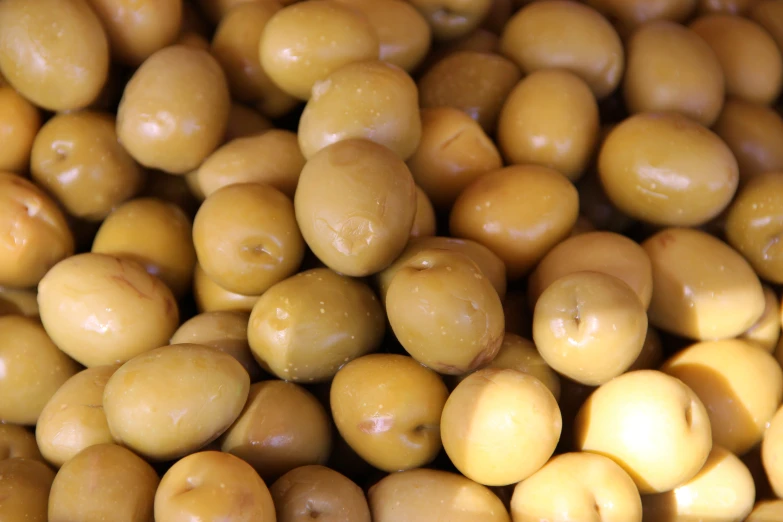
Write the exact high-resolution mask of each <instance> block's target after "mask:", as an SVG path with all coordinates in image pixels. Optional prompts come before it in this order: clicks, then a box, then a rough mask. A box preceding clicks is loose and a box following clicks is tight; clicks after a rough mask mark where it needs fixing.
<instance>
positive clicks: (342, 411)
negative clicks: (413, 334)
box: [329, 354, 448, 472]
mask: <svg viewBox="0 0 783 522" xmlns="http://www.w3.org/2000/svg"><path fill="white" fill-rule="evenodd" d="M447 395H448V390H447V389H446V385H445V384H443V381H442V380H441V378H440V377H439V376H438V374H436V373H435V372H434V371H432V370H430V369H428V368H425V367H424V366H422V365H420V364H419V363H417V362H416V361H415V360H413V359H411V358H410V357H406V356H404V355H396V354H371V355H365V356H364V357H359V358H358V359H355V360H353V361H351V362H349V363H348V364H346V365H345V366H343V367H342V368H341V369H340V371H339V372H337V375H335V377H334V381H332V386H331V390H330V399H329V400H330V404H331V409H332V417H333V418H334V423H335V425H336V426H337V429H338V430H339V432H340V435H342V437H343V439H345V441H346V442H347V443H348V444H349V445H350V446H351V448H353V450H354V451H355V452H356V453H358V454H359V455H360V456H361V457H362V458H363V459H364V460H365V461H367V462H369V463H370V464H372V465H373V466H375V467H376V468H378V469H382V470H384V471H388V472H392V471H400V470H405V469H411V468H416V467H420V466H423V465H426V464H428V463H430V462H431V461H432V460H433V459H434V458H435V456H436V455H437V453H438V451H439V450H440V449H441V440H440V427H439V426H440V418H441V413H442V411H443V405H444V403H445V402H446V397H447Z"/></svg>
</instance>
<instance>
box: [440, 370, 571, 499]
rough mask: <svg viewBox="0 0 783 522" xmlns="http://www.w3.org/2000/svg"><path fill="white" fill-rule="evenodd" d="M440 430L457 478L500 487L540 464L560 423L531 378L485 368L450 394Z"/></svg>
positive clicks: (550, 450) (549, 396) (541, 386)
mask: <svg viewBox="0 0 783 522" xmlns="http://www.w3.org/2000/svg"><path fill="white" fill-rule="evenodd" d="M498 419H507V420H504V421H501V422H498ZM440 429H441V437H442V438H443V449H445V450H446V453H447V454H448V456H449V458H450V459H451V461H452V462H453V463H454V465H455V466H456V467H457V469H459V470H460V471H461V472H462V474H463V475H465V476H466V477H468V478H469V479H471V480H475V481H476V482H478V483H479V484H485V485H490V486H505V485H509V484H514V483H516V482H519V481H522V480H525V479H526V478H528V477H529V476H530V475H532V474H533V473H535V472H536V471H538V470H539V469H540V468H541V467H542V466H543V465H544V464H546V462H547V460H549V457H551V456H552V453H553V452H554V451H555V447H556V446H557V442H558V440H560V432H561V429H562V417H561V415H560V408H559V407H558V406H557V401H556V400H555V397H554V396H553V395H552V392H550V391H549V389H548V388H547V387H546V386H545V385H544V384H543V383H542V382H541V381H539V380H538V379H536V378H535V377H533V376H531V375H528V374H525V373H522V372H520V371H517V370H511V369H500V368H487V369H484V370H479V371H477V372H476V373H473V374H471V375H469V376H468V377H466V378H465V380H463V381H462V382H460V383H459V384H458V385H457V387H456V388H455V389H454V391H452V392H451V395H449V398H448V400H447V401H446V404H445V406H444V407H443V415H442V417H441V421H440Z"/></svg>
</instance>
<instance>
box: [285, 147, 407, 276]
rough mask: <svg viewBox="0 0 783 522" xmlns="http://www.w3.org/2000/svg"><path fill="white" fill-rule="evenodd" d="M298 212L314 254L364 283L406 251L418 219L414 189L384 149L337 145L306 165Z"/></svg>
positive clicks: (299, 188) (396, 158)
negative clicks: (362, 279) (364, 279)
mask: <svg viewBox="0 0 783 522" xmlns="http://www.w3.org/2000/svg"><path fill="white" fill-rule="evenodd" d="M294 206H295V208H296V221H297V223H298V224H299V229H300V231H301V233H302V236H304V239H305V241H306V242H307V245H308V246H309V247H310V250H312V251H313V253H314V254H315V255H316V256H318V258H319V259H320V260H321V261H322V262H323V263H324V264H325V265H327V266H328V267H330V268H332V269H333V270H335V271H337V272H340V273H343V274H346V275H349V276H356V277H362V276H367V275H371V274H374V273H377V272H379V271H380V270H383V269H384V268H386V267H387V266H389V265H390V264H391V262H392V261H394V259H395V258H396V257H397V256H398V255H399V254H400V253H401V252H402V250H403V248H405V245H406V243H407V242H408V239H409V238H410V231H411V228H412V227H413V220H414V219H415V217H416V184H415V183H414V181H413V176H412V175H411V173H410V170H408V167H407V166H406V165H405V163H404V162H403V161H402V160H401V159H400V158H399V156H397V155H396V154H395V153H394V152H393V151H391V150H390V149H388V148H386V147H384V146H383V145H379V144H377V143H375V142H372V141H368V140H360V139H350V140H344V141H338V142H337V143H335V144H333V145H330V146H328V147H326V148H324V149H321V150H320V151H319V152H318V153H317V154H316V155H315V156H313V157H312V158H310V160H309V161H308V162H307V163H306V164H305V166H304V169H302V173H301V174H300V176H299V185H298V186H297V189H296V196H295V197H294Z"/></svg>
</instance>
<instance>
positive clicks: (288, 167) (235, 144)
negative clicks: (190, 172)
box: [196, 4, 305, 198]
mask: <svg viewBox="0 0 783 522" xmlns="http://www.w3.org/2000/svg"><path fill="white" fill-rule="evenodd" d="M248 5H254V4H248ZM304 165H305V159H304V157H303V156H302V153H301V151H300V150H299V143H298V141H297V137H296V134H294V133H293V132H290V131H286V130H277V129H272V130H268V131H266V132H263V133H261V134H256V135H253V136H244V137H240V138H236V139H234V140H232V141H229V142H228V143H226V144H225V145H223V146H222V147H220V148H219V149H217V150H216V151H215V152H213V153H212V154H210V156H209V157H208V158H207V159H206V160H204V163H202V164H201V166H200V167H199V168H198V170H197V171H196V177H197V183H198V186H199V188H200V190H201V192H202V194H203V195H204V196H205V197H208V196H210V195H212V193H214V192H215V191H216V190H218V189H221V188H223V187H225V186H227V185H233V184H236V183H251V182H254V183H266V184H267V185H271V186H272V187H274V188H276V189H277V190H279V191H280V192H282V193H283V194H285V195H286V196H288V197H289V198H293V197H294V193H295V192H296V185H297V183H298V182H299V174H300V173H301V172H302V168H303V167H304Z"/></svg>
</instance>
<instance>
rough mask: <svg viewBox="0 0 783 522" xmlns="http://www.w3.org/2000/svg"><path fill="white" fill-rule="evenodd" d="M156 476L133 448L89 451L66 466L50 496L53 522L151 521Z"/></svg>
mask: <svg viewBox="0 0 783 522" xmlns="http://www.w3.org/2000/svg"><path fill="white" fill-rule="evenodd" d="M158 482H159V480H158V475H157V473H155V470H154V469H152V466H150V465H149V464H147V463H146V462H145V461H144V460H143V459H142V458H141V457H139V456H137V455H136V454H135V453H133V452H132V451H130V450H129V449H126V448H123V447H121V446H117V445H115V444H99V445H96V446H90V447H89V448H87V449H85V450H84V451H82V452H81V453H79V454H78V455H76V456H75V457H74V458H72V459H71V460H69V461H68V462H66V463H65V464H64V465H63V467H62V468H60V471H58V472H57V476H56V477H54V482H53V483H52V490H51V493H50V494H49V522H70V521H72V520H79V521H81V522H98V521H100V520H116V521H117V522H148V521H149V520H151V519H152V512H153V501H154V499H155V489H156V488H157V487H158Z"/></svg>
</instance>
